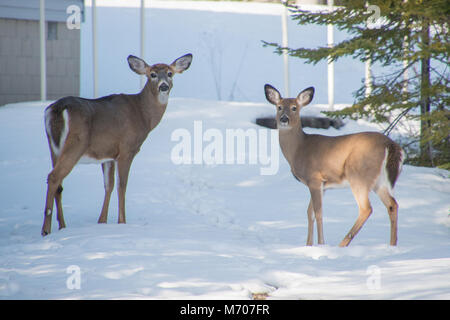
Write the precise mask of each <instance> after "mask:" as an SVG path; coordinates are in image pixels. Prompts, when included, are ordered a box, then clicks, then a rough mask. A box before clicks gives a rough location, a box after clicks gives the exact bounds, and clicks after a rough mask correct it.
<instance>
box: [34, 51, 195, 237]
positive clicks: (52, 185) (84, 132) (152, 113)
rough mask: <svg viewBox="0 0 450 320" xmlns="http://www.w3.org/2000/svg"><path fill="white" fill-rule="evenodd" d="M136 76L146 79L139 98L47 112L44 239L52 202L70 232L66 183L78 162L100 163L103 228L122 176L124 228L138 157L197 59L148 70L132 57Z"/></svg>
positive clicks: (68, 100) (84, 102) (63, 104)
mask: <svg viewBox="0 0 450 320" xmlns="http://www.w3.org/2000/svg"><path fill="white" fill-rule="evenodd" d="M127 60H128V64H129V66H130V68H131V70H133V71H134V72H136V73H137V74H139V75H145V76H147V83H146V84H145V87H144V88H143V89H142V91H141V92H140V93H138V94H113V95H109V96H106V97H102V98H98V99H84V98H79V97H65V98H62V99H60V100H58V101H56V102H55V103H53V104H51V105H50V106H48V107H47V109H46V110H45V129H46V133H47V139H48V144H49V148H50V153H51V159H52V166H53V170H52V171H51V172H50V174H49V175H48V179H47V184H48V186H47V197H46V202H45V211H44V224H43V226H42V232H41V234H42V235H43V236H45V235H47V234H49V233H50V232H51V223H52V212H53V201H54V200H55V202H56V207H57V220H58V222H59V228H60V229H61V228H65V222H64V216H63V210H62V204H61V194H62V191H63V188H62V186H61V184H62V181H63V179H64V178H65V177H66V176H67V175H68V174H69V173H70V171H71V170H72V169H73V167H74V166H75V165H76V164H77V163H101V165H102V170H103V181H104V186H105V198H104V200H103V207H102V211H101V214H100V217H99V219H98V223H106V220H107V217H108V207H109V201H110V198H111V192H112V190H113V188H114V171H115V170H116V168H117V172H118V175H117V176H118V179H119V181H118V186H117V190H118V198H119V219H118V222H119V223H125V222H126V221H125V191H126V188H127V180H128V173H129V170H130V166H131V162H132V161H133V158H134V156H135V155H136V154H137V153H138V152H139V149H140V147H141V145H142V143H143V142H144V140H145V139H146V138H147V135H148V134H149V132H150V131H151V130H153V129H154V128H155V127H156V126H157V125H158V123H159V122H160V121H161V118H162V116H163V114H164V112H165V110H166V107H167V102H168V98H169V92H170V90H171V89H172V77H173V75H174V74H175V73H182V72H183V71H184V70H186V69H187V68H189V66H190V64H191V61H192V55H191V54H187V55H184V56H182V57H180V58H178V59H176V60H175V61H174V62H172V64H170V65H167V64H161V63H159V64H154V65H152V66H149V65H148V64H147V63H146V62H145V61H144V60H142V59H140V58H138V57H135V56H132V55H130V56H128V59H127Z"/></svg>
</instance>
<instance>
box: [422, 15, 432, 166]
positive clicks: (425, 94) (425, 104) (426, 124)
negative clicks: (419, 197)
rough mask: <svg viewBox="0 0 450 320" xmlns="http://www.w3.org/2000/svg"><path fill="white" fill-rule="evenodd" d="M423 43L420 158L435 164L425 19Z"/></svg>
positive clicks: (427, 26)
mask: <svg viewBox="0 0 450 320" xmlns="http://www.w3.org/2000/svg"><path fill="white" fill-rule="evenodd" d="M422 45H423V52H424V53H426V55H425V56H423V57H422V58H421V59H420V63H421V81H420V116H421V121H420V158H421V159H422V161H424V162H425V163H427V164H431V165H432V166H433V155H432V147H431V141H430V140H429V137H430V132H429V131H430V128H431V122H430V118H429V115H430V111H431V102H430V96H429V90H430V56H429V54H428V53H427V51H428V47H429V45H430V24H429V22H428V21H426V20H424V21H423V25H422Z"/></svg>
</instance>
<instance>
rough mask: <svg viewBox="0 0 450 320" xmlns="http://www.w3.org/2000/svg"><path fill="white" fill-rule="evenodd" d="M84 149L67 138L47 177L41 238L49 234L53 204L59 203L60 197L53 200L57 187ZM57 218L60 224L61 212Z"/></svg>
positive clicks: (76, 141) (76, 142) (81, 145)
mask: <svg viewBox="0 0 450 320" xmlns="http://www.w3.org/2000/svg"><path fill="white" fill-rule="evenodd" d="M84 149H85V148H84V145H83V144H80V142H79V138H74V139H69V137H68V138H67V140H66V142H65V144H64V147H63V150H62V152H61V155H60V157H59V158H58V160H57V161H56V165H55V167H54V168H53V170H52V171H51V172H50V173H49V175H48V178H47V196H46V201H45V211H44V223H43V225H42V230H41V234H42V235H43V236H46V235H48V234H49V233H50V232H51V227H52V213H53V202H54V201H58V202H59V203H61V202H60V200H61V198H60V197H59V198H58V200H55V198H56V193H57V191H58V187H59V186H61V184H62V181H63V179H64V178H65V177H66V176H67V175H68V174H69V173H70V171H72V169H73V167H74V166H75V165H76V164H77V162H78V160H80V158H81V156H82V155H83V152H84ZM61 189H62V188H61ZM59 218H60V219H61V220H60V223H61V222H62V221H63V220H64V219H63V218H62V211H61V217H59ZM61 225H62V224H61ZM61 225H60V226H61ZM64 225H65V224H64Z"/></svg>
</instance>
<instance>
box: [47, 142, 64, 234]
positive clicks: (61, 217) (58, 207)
mask: <svg viewBox="0 0 450 320" xmlns="http://www.w3.org/2000/svg"><path fill="white" fill-rule="evenodd" d="M50 154H51V158H52V167H53V168H55V165H56V161H57V157H56V155H55V153H54V152H53V150H52V148H51V146H50ZM62 192H63V187H62V185H59V186H58V189H56V193H55V203H56V210H57V213H58V214H57V216H56V217H57V220H58V224H59V229H62V228H65V227H66V223H65V221H64V214H63V209H62Z"/></svg>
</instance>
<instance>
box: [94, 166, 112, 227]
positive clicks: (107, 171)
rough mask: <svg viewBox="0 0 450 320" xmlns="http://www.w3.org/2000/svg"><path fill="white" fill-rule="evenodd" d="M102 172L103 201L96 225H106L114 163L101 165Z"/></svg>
mask: <svg viewBox="0 0 450 320" xmlns="http://www.w3.org/2000/svg"><path fill="white" fill-rule="evenodd" d="M102 171H103V185H104V187H105V199H104V200H103V206H102V212H101V214H100V217H99V218H98V223H106V222H107V220H108V208H109V201H110V200H111V193H112V191H113V189H114V171H115V162H114V161H108V162H104V163H102Z"/></svg>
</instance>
